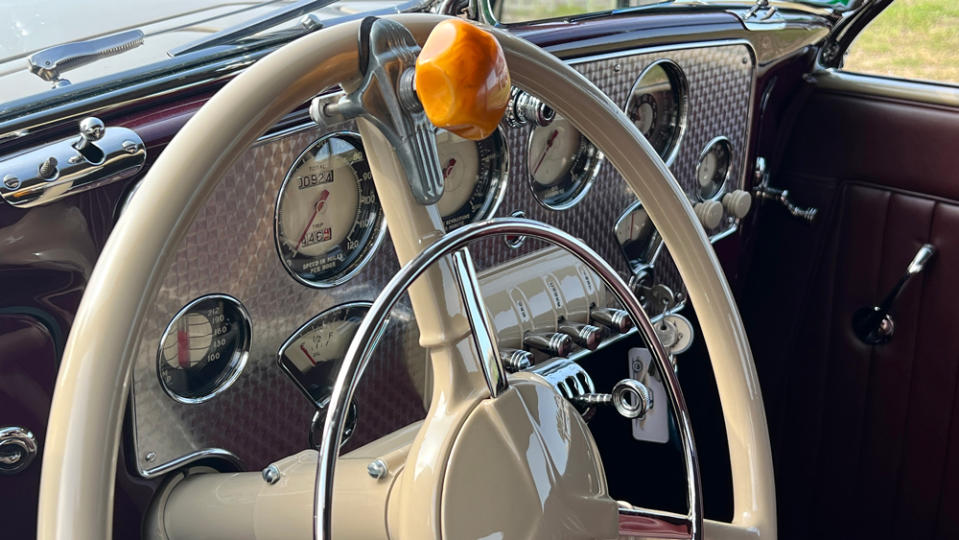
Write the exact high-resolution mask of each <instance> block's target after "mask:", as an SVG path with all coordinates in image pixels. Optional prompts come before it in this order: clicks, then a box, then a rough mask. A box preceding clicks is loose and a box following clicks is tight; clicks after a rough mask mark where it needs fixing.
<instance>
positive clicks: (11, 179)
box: [3, 174, 20, 189]
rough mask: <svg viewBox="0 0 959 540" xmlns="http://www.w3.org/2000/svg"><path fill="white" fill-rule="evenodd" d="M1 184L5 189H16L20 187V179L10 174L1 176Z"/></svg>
mask: <svg viewBox="0 0 959 540" xmlns="http://www.w3.org/2000/svg"><path fill="white" fill-rule="evenodd" d="M3 186H4V187H5V188H7V189H17V188H18V187H20V179H19V178H17V177H16V176H14V175H12V174H8V175H6V176H4V177H3Z"/></svg>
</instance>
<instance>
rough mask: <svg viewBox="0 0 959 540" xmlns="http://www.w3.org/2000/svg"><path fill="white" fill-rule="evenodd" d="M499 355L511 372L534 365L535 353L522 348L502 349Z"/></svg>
mask: <svg viewBox="0 0 959 540" xmlns="http://www.w3.org/2000/svg"><path fill="white" fill-rule="evenodd" d="M499 357H500V359H501V360H503V366H504V367H505V368H506V371H509V372H510V373H516V372H517V371H523V370H524V369H529V368H530V367H532V365H533V353H531V352H529V351H524V350H522V349H500V350H499Z"/></svg>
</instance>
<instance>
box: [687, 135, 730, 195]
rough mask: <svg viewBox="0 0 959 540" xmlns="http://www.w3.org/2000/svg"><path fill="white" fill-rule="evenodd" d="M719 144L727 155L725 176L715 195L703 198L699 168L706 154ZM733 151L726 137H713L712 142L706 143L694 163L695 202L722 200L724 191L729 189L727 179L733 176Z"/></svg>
mask: <svg viewBox="0 0 959 540" xmlns="http://www.w3.org/2000/svg"><path fill="white" fill-rule="evenodd" d="M720 144H723V145H725V146H726V149H727V150H728V152H727V153H728V155H729V163H727V164H726V174H724V175H723V181H722V182H720V184H719V187H718V188H716V193H714V194H712V195H711V196H709V197H703V190H702V185H701V184H700V183H699V167H700V166H701V165H702V163H703V158H705V157H706V154H708V153H709V152H710V151H711V150H712V149H713V147H714V146H716V145H720ZM734 150H735V147H734V146H733V142H732V141H730V140H729V137H726V136H725V135H720V136H718V137H714V138H713V139H712V140H710V141H709V142H708V143H706V146H704V147H703V151H702V152H700V153H699V159H698V160H697V161H696V171H695V174H696V189H695V195H696V198H697V200H700V201H703V202H705V201H718V200H719V199H720V198H722V196H723V195H725V194H726V190H727V189H729V179H730V178H731V177H732V174H733V156H734V154H733V151H734Z"/></svg>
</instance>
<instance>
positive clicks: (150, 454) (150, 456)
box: [143, 452, 157, 461]
mask: <svg viewBox="0 0 959 540" xmlns="http://www.w3.org/2000/svg"><path fill="white" fill-rule="evenodd" d="M143 457H144V459H146V460H147V461H153V460H155V459H156V458H157V453H156V452H147V454H146V455H145V456H143Z"/></svg>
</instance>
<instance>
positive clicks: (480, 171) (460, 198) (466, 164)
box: [436, 129, 509, 231]
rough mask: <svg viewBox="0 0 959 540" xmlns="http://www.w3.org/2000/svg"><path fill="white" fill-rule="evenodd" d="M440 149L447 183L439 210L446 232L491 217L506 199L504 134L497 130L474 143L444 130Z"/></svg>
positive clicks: (438, 142)
mask: <svg viewBox="0 0 959 540" xmlns="http://www.w3.org/2000/svg"><path fill="white" fill-rule="evenodd" d="M436 148H437V150H438V151H439V156H440V167H441V168H442V169H443V179H444V182H445V185H444V187H443V197H442V198H440V200H439V202H438V203H437V208H438V209H439V211H440V215H441V216H443V223H444V224H445V225H446V230H447V231H451V230H453V229H455V228H457V227H460V226H462V225H465V224H467V223H472V222H474V221H479V220H481V219H486V218H488V217H490V216H491V215H492V214H493V212H495V211H496V207H497V206H498V205H499V202H500V200H502V198H503V191H504V188H505V187H506V176H507V174H508V172H509V153H508V151H507V147H506V137H504V136H503V133H502V132H501V131H500V130H499V129H497V130H496V131H494V132H493V134H492V135H490V136H489V137H487V138H485V139H483V140H481V141H471V140H469V139H464V138H462V137H459V136H458V135H454V134H453V133H450V132H449V131H445V130H440V131H438V132H437V133H436Z"/></svg>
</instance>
